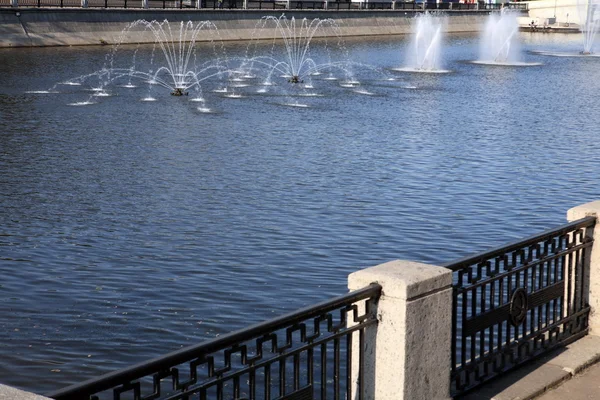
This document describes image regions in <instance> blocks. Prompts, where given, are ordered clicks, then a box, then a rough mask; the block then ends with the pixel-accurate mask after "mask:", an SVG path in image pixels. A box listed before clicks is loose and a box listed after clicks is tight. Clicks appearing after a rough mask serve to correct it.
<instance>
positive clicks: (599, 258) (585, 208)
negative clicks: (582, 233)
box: [567, 200, 600, 335]
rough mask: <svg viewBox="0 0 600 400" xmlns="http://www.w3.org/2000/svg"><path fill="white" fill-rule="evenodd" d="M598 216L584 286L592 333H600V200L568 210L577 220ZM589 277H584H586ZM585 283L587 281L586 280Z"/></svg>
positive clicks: (573, 219)
mask: <svg viewBox="0 0 600 400" xmlns="http://www.w3.org/2000/svg"><path fill="white" fill-rule="evenodd" d="M590 216H592V217H596V226H595V227H594V231H593V233H592V236H593V238H594V245H593V246H592V251H591V253H590V257H589V259H588V263H589V266H587V268H588V273H589V278H588V279H587V284H588V290H587V293H586V290H585V288H584V290H583V292H584V293H583V295H584V296H586V295H587V296H588V303H589V305H590V308H591V311H590V316H589V327H590V333H591V334H592V335H600V201H598V200H597V201H592V202H591V203H586V204H582V205H580V206H577V207H574V208H571V209H570V210H569V211H567V220H569V222H572V221H576V220H578V219H581V218H584V217H590ZM586 278H587V277H584V279H586ZM584 284H585V281H584Z"/></svg>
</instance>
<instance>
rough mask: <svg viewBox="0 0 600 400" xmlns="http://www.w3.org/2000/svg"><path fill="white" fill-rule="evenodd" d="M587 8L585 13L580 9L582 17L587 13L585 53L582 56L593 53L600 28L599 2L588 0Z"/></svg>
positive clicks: (584, 38) (583, 30) (584, 41)
mask: <svg viewBox="0 0 600 400" xmlns="http://www.w3.org/2000/svg"><path fill="white" fill-rule="evenodd" d="M584 7H585V12H583V10H582V8H583V7H581V6H580V7H579V10H580V15H581V14H584V13H585V20H584V23H583V29H582V31H581V33H582V34H583V51H582V52H581V55H591V54H592V53H593V51H592V50H593V46H594V40H595V38H596V34H597V33H598V29H599V28H600V4H599V2H598V1H597V0H588V2H587V4H586V6H584Z"/></svg>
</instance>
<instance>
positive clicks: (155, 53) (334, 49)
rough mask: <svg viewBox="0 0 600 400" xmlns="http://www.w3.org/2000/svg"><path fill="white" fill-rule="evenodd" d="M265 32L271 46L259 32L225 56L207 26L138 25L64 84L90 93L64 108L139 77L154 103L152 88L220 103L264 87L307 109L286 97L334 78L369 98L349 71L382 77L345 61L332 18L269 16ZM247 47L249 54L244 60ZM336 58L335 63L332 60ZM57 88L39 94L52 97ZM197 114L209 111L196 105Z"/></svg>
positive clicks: (313, 94) (310, 93) (131, 85)
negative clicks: (134, 41)
mask: <svg viewBox="0 0 600 400" xmlns="http://www.w3.org/2000/svg"><path fill="white" fill-rule="evenodd" d="M267 25H269V26H267ZM265 27H267V28H269V29H270V30H267V31H266V32H267V34H273V33H274V34H273V41H272V43H271V45H270V46H269V44H268V43H267V44H265V42H264V37H265V34H264V32H261V35H257V38H256V39H253V40H251V41H250V43H249V45H248V46H247V48H246V54H245V56H244V57H236V58H230V57H227V55H226V52H225V48H224V45H223V43H222V41H221V40H219V34H218V30H217V28H216V27H215V25H214V24H213V23H211V22H209V21H202V22H193V21H188V22H178V23H169V21H167V20H164V21H161V22H159V21H156V20H153V21H147V20H138V21H135V22H133V23H131V24H130V25H129V26H128V27H127V28H126V29H124V30H123V32H122V33H121V38H120V40H119V41H117V44H116V45H114V46H113V48H112V50H111V51H110V52H109V53H108V54H107V55H106V57H105V63H104V66H103V67H102V68H101V69H100V70H98V71H95V72H92V73H90V74H86V75H81V76H79V77H77V78H74V79H70V80H68V81H66V82H62V84H63V85H70V86H73V87H75V86H79V88H78V90H79V91H82V90H83V91H92V92H93V93H92V94H91V95H88V96H89V98H88V100H87V101H77V102H74V103H70V104H72V105H89V104H95V101H94V100H97V98H98V97H107V96H111V95H113V94H116V93H118V91H119V90H121V89H119V88H125V89H128V90H131V89H135V88H137V87H139V86H140V85H139V83H137V82H136V80H137V81H138V82H141V83H145V84H147V87H148V92H147V95H145V96H142V97H141V98H140V101H143V102H154V101H157V96H156V95H155V93H154V90H155V88H165V89H167V90H168V92H169V93H170V94H171V95H172V96H174V97H182V96H188V95H189V96H190V101H193V102H200V103H205V97H204V96H203V91H206V90H208V91H210V92H212V93H217V94H219V96H220V97H223V98H229V99H243V98H246V97H248V95H256V94H263V95H264V94H266V93H267V87H269V89H268V90H273V91H279V93H273V94H274V95H276V96H281V95H283V96H285V97H287V98H288V99H287V100H286V102H285V103H284V104H286V105H287V104H292V105H294V106H295V107H301V106H302V107H303V106H305V104H299V103H298V101H295V100H290V99H289V97H296V96H299V97H320V96H322V94H319V93H318V92H315V91H314V90H313V89H314V87H315V85H314V82H313V79H316V80H319V79H320V80H322V81H324V83H325V82H326V81H332V82H336V81H339V82H338V83H336V84H333V85H332V84H328V85H329V86H330V87H331V86H333V87H336V86H337V87H342V88H350V89H351V90H353V91H354V92H355V93H357V94H362V95H369V96H372V95H375V94H376V93H374V92H372V91H369V90H365V89H362V88H359V87H360V86H361V83H360V82H359V81H358V80H357V79H356V78H355V76H354V73H353V68H354V67H357V66H360V67H362V68H361V70H362V71H371V72H375V73H376V74H379V75H378V78H381V75H380V74H381V73H383V74H386V72H385V71H382V70H381V69H379V68H375V67H372V66H368V65H363V64H359V63H356V62H350V61H349V60H348V59H349V57H348V52H347V49H346V47H345V46H344V44H343V42H342V40H341V38H340V36H339V35H338V33H339V28H338V27H337V24H336V23H335V21H333V20H332V19H318V18H315V19H312V20H309V19H306V18H304V19H298V20H296V19H295V18H291V19H287V18H286V17H285V15H282V16H280V17H272V16H268V17H263V18H261V21H260V22H259V24H257V28H256V30H257V31H258V30H259V29H261V28H265ZM319 29H331V30H332V32H323V33H319V36H324V39H323V41H321V42H320V43H319V46H317V51H315V52H314V53H315V54H312V53H311V43H312V39H313V38H314V37H315V35H316V34H317V31H318V30H319ZM201 32H203V33H202V40H206V38H207V36H209V35H210V36H209V37H210V38H211V40H210V43H208V44H207V45H206V46H197V42H198V41H199V37H200V35H201ZM126 35H135V36H136V38H137V37H140V38H142V40H141V41H146V42H148V36H149V37H150V39H153V45H152V46H153V47H152V48H151V51H150V47H149V46H147V47H144V46H143V45H141V44H138V45H137V46H123V45H121V43H124V42H126V41H125V40H124V39H125V38H127V39H131V38H130V37H127V36H126ZM331 37H333V38H334V41H337V43H336V46H331V47H330V46H329V41H331ZM127 42H131V40H127ZM282 43H283V46H281V44H282ZM211 46H212V54H210V53H211V52H210V51H208V53H209V54H203V52H204V53H206V51H205V50H206V48H209V49H210V48H211ZM201 49H202V50H203V51H202V50H201ZM252 50H253V52H252V55H251V56H249V54H250V53H251V51H252ZM340 55H341V57H339V56H340ZM336 56H338V58H340V60H338V61H332V60H333V59H335V58H336ZM321 75H322V77H320V76H321ZM257 78H260V83H259V82H258V81H256V79H257ZM277 78H284V79H285V82H286V83H288V85H281V84H279V82H276V80H277ZM378 78H376V79H378ZM386 80H393V78H389V79H386ZM56 86H57V85H55V86H54V87H53V88H51V89H50V90H47V91H44V93H58V90H57V89H56ZM257 86H258V87H259V89H258V90H255V91H254V93H251V91H252V88H253V87H257ZM284 86H286V87H287V88H284ZM109 87H114V90H113V89H111V90H110V91H109V90H108V89H109ZM206 87H208V89H207V88H206ZM271 87H272V89H270V88H271ZM244 88H246V89H244ZM40 92H41V91H40ZM201 109H202V110H206V109H207V108H206V107H200V108H198V110H201ZM202 112H204V111H202Z"/></svg>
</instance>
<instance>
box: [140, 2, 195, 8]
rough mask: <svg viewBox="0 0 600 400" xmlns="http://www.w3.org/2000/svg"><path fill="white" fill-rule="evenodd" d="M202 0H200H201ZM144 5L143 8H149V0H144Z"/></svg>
mask: <svg viewBox="0 0 600 400" xmlns="http://www.w3.org/2000/svg"><path fill="white" fill-rule="evenodd" d="M199 1H200V0H198V2H199ZM142 7H143V8H148V0H142Z"/></svg>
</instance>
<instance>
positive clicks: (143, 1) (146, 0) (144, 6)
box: [142, 0, 148, 8]
mask: <svg viewBox="0 0 600 400" xmlns="http://www.w3.org/2000/svg"><path fill="white" fill-rule="evenodd" d="M142 7H143V8H148V0H142Z"/></svg>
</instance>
